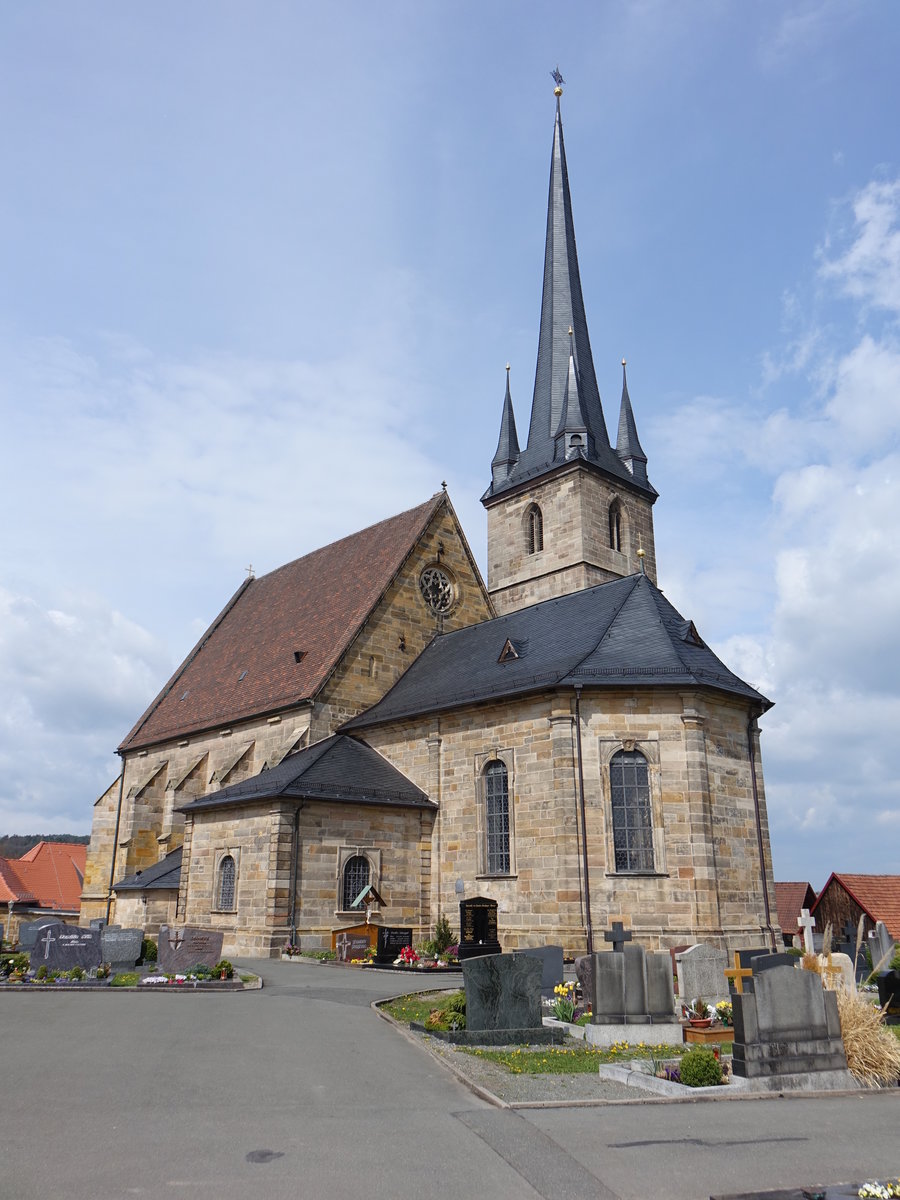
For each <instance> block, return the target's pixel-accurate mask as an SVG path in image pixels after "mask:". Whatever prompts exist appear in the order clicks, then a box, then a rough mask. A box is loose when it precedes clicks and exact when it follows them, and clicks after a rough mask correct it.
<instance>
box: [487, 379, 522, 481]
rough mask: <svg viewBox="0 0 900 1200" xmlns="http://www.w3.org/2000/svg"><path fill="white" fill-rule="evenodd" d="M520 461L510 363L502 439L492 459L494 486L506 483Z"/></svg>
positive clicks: (504, 404) (504, 401)
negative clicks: (511, 391)
mask: <svg viewBox="0 0 900 1200" xmlns="http://www.w3.org/2000/svg"><path fill="white" fill-rule="evenodd" d="M518 461H519V439H518V437H517V435H516V414H515V413H514V412H513V406H512V396H511V395H510V392H509V363H507V364H506V395H505V397H504V398H503V416H502V417H501V418H500V440H499V441H498V442H497V450H496V453H495V454H494V457H493V458H492V459H491V479H492V482H493V486H494V487H498V486H499V485H501V484H503V483H505V481H506V480H507V478H508V477H509V473H510V471H511V470H512V469H513V467H514V466H515V465H516V463H517V462H518Z"/></svg>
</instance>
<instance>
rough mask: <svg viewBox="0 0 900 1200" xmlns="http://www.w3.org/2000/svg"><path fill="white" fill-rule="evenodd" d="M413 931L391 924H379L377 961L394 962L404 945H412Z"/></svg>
mask: <svg viewBox="0 0 900 1200" xmlns="http://www.w3.org/2000/svg"><path fill="white" fill-rule="evenodd" d="M412 940H413V931H412V930H411V929H401V928H399V927H395V926H391V925H379V926H378V941H377V942H376V943H375V962H376V963H380V964H382V965H386V964H388V963H392V962H394V961H395V960H396V959H397V958H398V957H399V955H400V951H401V950H402V949H403V947H404V946H411V945H412Z"/></svg>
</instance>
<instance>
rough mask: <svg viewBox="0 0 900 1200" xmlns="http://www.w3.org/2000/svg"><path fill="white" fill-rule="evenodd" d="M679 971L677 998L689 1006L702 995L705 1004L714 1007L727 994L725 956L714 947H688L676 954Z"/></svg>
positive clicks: (723, 952) (726, 958)
mask: <svg viewBox="0 0 900 1200" xmlns="http://www.w3.org/2000/svg"><path fill="white" fill-rule="evenodd" d="M675 963H676V969H677V971H678V998H679V1000H680V1001H681V1003H682V1004H689V1003H690V1002H691V1001H692V1000H697V999H699V998H700V997H701V996H702V997H703V999H704V1000H705V1001H706V1002H707V1004H715V1003H716V1001H717V1000H722V999H724V998H725V997H727V995H728V985H727V984H726V982H725V967H726V965H727V963H728V955H727V954H726V953H725V951H724V950H720V949H718V947H716V946H704V945H699V946H691V947H690V948H689V949H688V950H684V951H682V953H681V954H676V955H675Z"/></svg>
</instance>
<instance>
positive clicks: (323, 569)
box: [119, 492, 446, 750]
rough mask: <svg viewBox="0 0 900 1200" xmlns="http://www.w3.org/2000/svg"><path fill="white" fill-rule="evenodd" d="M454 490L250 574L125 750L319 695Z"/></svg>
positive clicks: (126, 741) (137, 727)
mask: <svg viewBox="0 0 900 1200" xmlns="http://www.w3.org/2000/svg"><path fill="white" fill-rule="evenodd" d="M445 499H446V493H444V492H438V493H437V494H436V495H434V496H432V497H431V499H430V500H427V501H426V502H425V503H424V504H420V505H419V506H418V507H417V508H411V509H409V511H407V512H404V513H400V514H399V515H398V516H396V517H390V518H389V519H388V520H386V521H381V522H380V523H379V524H377V525H372V526H370V527H369V528H368V529H363V530H362V531H361V532H359V533H354V534H351V535H350V537H346V538H342V539H341V540H340V541H338V542H332V544H331V545H330V546H324V547H323V548H322V549H321V550H314V551H313V552H312V553H311V554H307V555H305V556H304V557H303V558H298V559H296V560H295V561H294V562H291V563H288V564H287V565H286V566H284V567H279V568H278V570H276V571H272V572H270V573H269V574H268V575H263V576H261V577H260V578H259V579H247V580H245V581H244V583H243V584H242V585H241V587H240V588H239V589H238V590H237V592H236V593H235V594H234V596H233V597H232V599H231V600H230V601H229V603H228V604H227V605H226V607H225V609H224V610H223V611H222V612H221V613H220V614H219V616H218V617H217V618H216V620H215V621H214V622H213V623H212V625H211V626H210V627H209V629H208V630H207V631H206V633H205V634H204V635H203V637H202V638H201V639H200V641H199V642H198V643H197V645H196V646H195V647H194V649H193V650H192V651H191V653H190V654H189V655H188V657H187V658H186V659H185V661H184V662H183V663H182V664H181V666H180V667H179V668H178V670H177V671H176V672H175V674H174V675H173V676H172V678H171V679H170V680H169V682H168V683H167V684H166V686H165V687H164V688H163V690H162V691H161V692H160V694H159V695H158V696H157V697H156V699H155V700H154V701H153V703H152V704H151V705H150V707H149V708H148V709H147V711H146V712H145V713H144V715H143V716H142V717H141V718H140V720H139V721H138V722H137V724H136V725H135V726H134V728H133V729H132V730H131V731H130V733H128V735H127V736H126V737H125V739H124V741H123V742H122V744H121V746H120V747H119V749H120V750H131V749H135V748H137V747H139V746H147V745H151V744H152V743H154V742H159V741H163V740H165V739H167V738H171V737H174V736H175V735H176V734H177V735H182V734H188V733H196V732H198V731H200V730H203V729H211V728H214V727H215V726H216V725H220V724H223V723H226V722H228V723H230V722H232V721H238V720H242V719H245V718H248V717H252V716H256V715H258V714H260V713H264V712H271V711H273V710H276V709H278V708H283V707H286V706H287V705H290V704H296V703H298V702H300V701H302V700H307V699H312V698H313V697H314V696H315V694H316V693H317V692H318V690H319V689H320V688H321V687H322V685H323V684H324V683H325V682H326V680H327V679H328V677H329V675H330V674H331V672H332V670H333V669H334V667H335V666H336V665H337V663H338V661H339V659H340V657H341V655H342V654H343V653H344V651H345V650H346V648H347V647H348V646H349V644H350V642H351V641H352V640H353V638H354V636H355V635H356V633H357V632H358V631H359V629H360V628H361V626H362V625H363V623H364V622H365V620H366V618H367V617H368V616H369V614H370V613H371V612H372V610H373V608H374V607H375V605H376V604H377V603H378V601H379V600H380V598H381V597H382V595H383V594H384V592H385V590H386V589H387V587H388V585H389V584H390V583H391V581H392V580H393V578H394V577H395V575H396V574H397V572H398V571H399V569H400V567H401V566H402V565H403V562H404V561H405V559H406V557H407V556H408V554H409V552H410V551H411V550H412V548H413V547H414V546H415V544H416V542H417V541H418V539H419V538H420V537H421V535H422V533H423V532H424V531H425V529H426V527H427V526H428V524H429V522H430V521H431V519H432V517H433V516H434V514H435V512H436V511H437V510H438V508H439V507H440V505H441V504H442V503H444V501H445ZM295 652H299V653H300V654H301V656H302V657H301V659H300V661H299V662H297V661H295Z"/></svg>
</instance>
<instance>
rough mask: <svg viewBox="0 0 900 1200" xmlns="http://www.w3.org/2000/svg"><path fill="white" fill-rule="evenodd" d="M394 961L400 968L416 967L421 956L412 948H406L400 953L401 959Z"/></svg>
mask: <svg viewBox="0 0 900 1200" xmlns="http://www.w3.org/2000/svg"><path fill="white" fill-rule="evenodd" d="M394 961H395V963H396V964H398V965H399V966H403V967H414V966H415V965H416V964H417V963H418V961H419V956H418V954H416V952H415V950H413V948H412V946H404V947H403V949H402V950H401V951H400V956H399V958H396V959H395V960H394Z"/></svg>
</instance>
